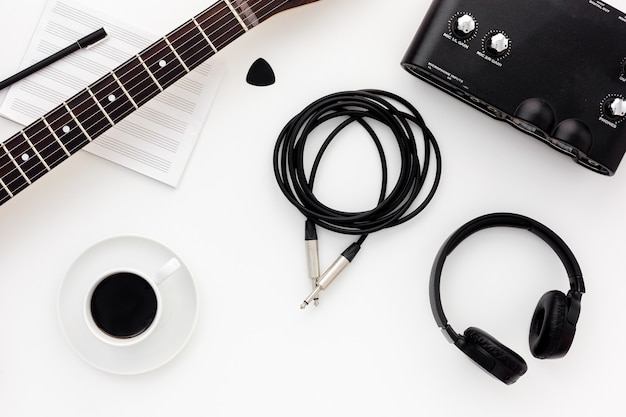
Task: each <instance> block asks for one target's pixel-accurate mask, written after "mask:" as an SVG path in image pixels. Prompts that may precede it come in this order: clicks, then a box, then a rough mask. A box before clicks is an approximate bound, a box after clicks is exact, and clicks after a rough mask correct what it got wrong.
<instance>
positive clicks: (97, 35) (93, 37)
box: [0, 28, 107, 90]
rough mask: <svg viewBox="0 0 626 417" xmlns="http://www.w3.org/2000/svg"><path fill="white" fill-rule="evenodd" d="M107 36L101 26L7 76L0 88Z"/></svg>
mask: <svg viewBox="0 0 626 417" xmlns="http://www.w3.org/2000/svg"><path fill="white" fill-rule="evenodd" d="M106 37H107V33H106V31H105V30H104V28H100V29H98V30H96V31H95V32H93V33H90V34H89V35H87V36H85V37H84V38H81V39H79V40H78V41H76V42H74V43H73V44H71V45H70V46H68V47H66V48H63V49H61V50H60V51H59V52H57V53H55V54H53V55H50V56H49V57H48V58H46V59H44V60H42V61H39V62H37V63H36V64H33V65H31V66H30V67H28V68H26V69H24V70H22V71H20V72H18V73H17V74H15V75H13V76H11V77H9V78H7V79H6V80H4V81H1V82H0V90H2V89H4V88H6V87H8V86H10V85H11V84H13V83H15V82H17V81H19V80H21V79H22V78H25V77H28V76H29V75H31V74H33V73H35V72H37V71H39V70H40V69H42V68H44V67H47V66H48V65H50V64H52V63H53V62H55V61H58V60H60V59H61V58H65V57H66V56H68V55H69V54H71V53H73V52H76V51H78V50H79V49H83V48H87V47H89V46H91V45H93V44H95V43H96V42H100V41H101V40H102V39H104V38H106Z"/></svg>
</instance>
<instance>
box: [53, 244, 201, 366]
mask: <svg viewBox="0 0 626 417" xmlns="http://www.w3.org/2000/svg"><path fill="white" fill-rule="evenodd" d="M172 257H176V258H178V259H179V260H180V263H181V268H180V269H179V270H178V271H176V272H175V273H174V275H172V277H171V278H170V279H168V280H167V281H166V282H164V283H163V284H161V286H160V289H161V290H162V296H163V313H162V317H161V320H160V322H159V325H158V327H157V328H156V329H155V330H154V332H153V333H152V334H151V335H150V336H149V337H148V338H147V339H146V340H143V341H141V342H140V343H138V344H136V345H132V346H124V347H119V346H111V345H108V344H106V343H104V342H102V341H100V340H99V339H98V338H97V337H96V336H95V335H94V334H93V333H91V331H90V330H89V328H88V327H87V324H86V323H85V319H84V316H83V308H84V300H85V297H86V294H87V291H88V289H89V287H90V286H91V285H92V284H93V283H94V281H95V280H97V279H98V277H100V276H101V275H102V273H103V272H105V271H108V270H111V269H114V268H116V267H131V268H133V269H136V270H139V271H145V272H150V271H153V270H155V268H158V267H159V266H161V265H163V264H164V263H165V262H167V261H168V260H169V259H171V258H172ZM57 313H58V318H59V323H60V325H61V330H62V332H63V334H64V335H65V337H66V339H67V340H68V341H69V343H70V345H72V348H73V349H74V350H75V351H76V353H78V355H79V356H80V357H82V358H83V359H84V360H85V361H87V362H88V363H90V364H91V365H93V366H95V367H96V368H98V369H101V370H103V371H106V372H110V373H114V374H120V375H133V374H140V373H143V372H148V371H151V370H154V369H156V368H158V367H160V366H162V365H164V364H165V363H167V362H169V361H170V360H172V359H173V358H174V357H175V356H176V355H177V354H178V353H179V352H180V351H181V350H182V349H183V347H184V346H185V345H186V343H187V341H188V340H189V338H190V337H191V334H192V332H193V329H194V327H195V324H196V319H197V317H198V295H197V291H196V285H195V283H194V280H193V277H192V275H191V273H190V272H189V270H188V269H187V267H186V266H185V265H184V263H183V261H182V259H181V258H180V257H179V256H178V255H176V254H175V253H173V252H172V251H171V250H170V249H168V248H167V247H165V246H163V245H162V244H160V243H158V242H155V241H153V240H150V239H146V238H143V237H137V236H120V237H114V238H111V239H107V240H103V241H101V242H99V243H96V244H95V245H93V246H91V247H90V248H89V249H87V250H86V251H85V252H83V253H82V254H81V255H80V256H79V257H78V258H77V259H76V260H75V261H74V263H73V264H72V265H71V266H70V268H69V270H68V272H67V275H66V276H65V279H64V280H63V283H62V285H61V288H60V291H59V297H58V306H57Z"/></svg>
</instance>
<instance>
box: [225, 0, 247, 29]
mask: <svg viewBox="0 0 626 417" xmlns="http://www.w3.org/2000/svg"><path fill="white" fill-rule="evenodd" d="M224 3H226V5H227V6H228V8H229V9H230V11H231V12H233V14H234V15H235V17H236V18H237V21H238V22H239V24H240V25H241V27H243V30H244V31H246V32H247V31H248V30H249V29H248V26H247V25H246V24H245V23H244V21H243V20H242V19H241V16H239V13H237V10H235V8H234V7H233V5H232V4H231V3H230V1H229V0H224Z"/></svg>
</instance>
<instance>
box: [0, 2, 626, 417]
mask: <svg viewBox="0 0 626 417" xmlns="http://www.w3.org/2000/svg"><path fill="white" fill-rule="evenodd" d="M82 1H83V2H84V3H85V4H90V3H91V2H87V0H82ZM612 3H613V5H614V6H616V7H618V8H620V9H622V10H626V1H623V0H620V1H617V0H616V1H614V2H612ZM90 5H91V4H90ZM428 5H429V2H427V1H414V0H388V1H380V0H323V1H320V2H317V3H315V4H313V5H310V6H306V7H303V8H300V9H297V10H293V11H290V12H286V13H284V14H282V15H279V16H276V17H274V18H273V19H272V20H270V21H268V22H266V23H264V24H263V25H261V26H259V27H258V28H256V29H254V31H252V32H251V33H249V34H247V35H245V36H244V37H243V38H241V39H240V40H238V41H237V42H236V43H234V44H233V45H231V46H229V47H228V48H227V49H226V50H224V51H222V52H220V55H219V59H221V60H223V61H225V62H226V63H227V65H228V69H227V74H226V78H225V80H224V82H223V84H222V86H221V88H220V92H219V94H218V96H217V99H216V101H215V103H214V106H213V109H212V112H211V114H210V116H209V118H208V121H207V123H206V126H205V128H204V131H203V134H202V137H201V139H200V141H199V143H198V145H197V147H196V149H195V151H194V154H193V156H192V158H191V161H190V163H189V165H188V167H187V171H186V173H185V175H184V177H183V180H182V182H181V185H180V186H179V187H178V188H177V189H173V188H170V187H168V186H165V185H163V184H161V183H158V182H157V181H154V180H150V179H148V178H146V177H143V176H141V175H139V174H136V173H134V172H131V171H130V170H127V169H124V168H121V167H119V166H117V165H115V164H113V163H110V162H107V161H105V160H102V159H99V158H98V157H95V156H93V155H90V154H88V153H86V152H80V153H79V154H78V155H76V156H74V157H72V158H70V160H69V161H67V162H66V163H64V164H63V165H61V166H60V167H58V168H56V169H55V170H54V172H52V173H50V174H49V175H47V176H45V177H44V178H42V179H40V180H39V181H37V182H36V183H35V184H34V185H32V186H31V187H30V188H29V189H28V190H26V191H24V192H23V193H21V194H20V195H19V196H17V197H16V198H15V199H13V200H12V201H10V202H9V203H7V204H5V205H4V206H3V207H2V208H0V210H1V212H0V231H1V235H2V238H1V239H0V256H1V262H0V335H1V336H0V338H1V343H0V415H2V416H7V417H13V416H41V415H49V414H50V413H58V414H60V415H68V416H74V415H76V416H78V415H81V416H83V415H92V416H110V415H117V416H126V415H129V416H130V415H140V414H141V415H151V416H169V415H211V416H244V415H259V414H263V415H273V416H295V415H300V416H316V415H327V416H339V415H344V416H345V415H394V416H414V415H420V414H421V415H429V416H437V415H446V416H449V415H454V414H460V413H463V415H466V416H485V415H489V416H496V415H512V416H528V415H555V414H556V413H559V414H560V415H561V414H562V415H572V416H579V415H591V414H594V415H618V414H620V413H621V412H622V411H621V410H622V408H623V402H622V401H621V397H622V394H623V382H622V381H623V376H622V375H623V374H624V373H625V372H626V363H625V361H624V359H623V357H624V354H623V346H624V342H625V341H626V339H625V337H624V332H623V330H622V327H623V323H624V310H623V301H624V294H625V293H626V282H625V280H624V262H623V256H624V255H623V248H624V233H625V232H626V217H625V216H624V215H623V213H624V210H626V194H625V192H624V189H625V187H626V168H624V167H622V168H621V169H620V170H618V172H617V174H616V175H615V176H614V177H611V178H608V177H604V176H600V175H597V174H594V173H592V172H590V171H588V170H586V169H584V168H582V167H580V166H578V165H576V164H574V163H573V162H572V161H571V160H570V159H569V158H567V157H564V156H563V155H561V154H559V153H557V152H555V151H552V150H550V149H549V148H548V147H547V146H545V145H543V144H541V143H539V142H538V141H535V140H533V139H532V138H530V137H528V136H525V135H523V134H522V133H519V132H517V131H515V130H514V129H512V128H510V127H509V126H508V125H505V124H503V123H499V122H496V121H494V120H492V119H490V118H489V117H487V116H485V115H483V114H481V113H479V112H478V111H475V110H472V109H470V108H469V107H467V106H466V105H464V104H462V103H460V102H458V101H456V100H455V99H453V98H451V97H449V96H447V95H446V94H444V93H441V92H440V91H438V90H436V89H434V88H433V87H430V86H428V85H426V84H425V83H423V82H422V81H419V80H417V79H415V78H414V77H412V76H411V75H409V74H408V73H406V72H405V71H404V70H403V69H401V67H400V65H399V62H400V60H401V58H402V56H403V54H404V52H405V51H406V48H407V47H408V45H409V43H410V41H411V39H412V37H413V35H414V33H415V31H416V30H417V27H418V25H419V23H420V22H421V20H422V18H423V16H424V14H425V12H426V9H427V7H428ZM43 6H44V0H28V1H22V2H13V1H12V2H7V1H3V2H2V3H1V4H0V16H2V25H0V36H1V37H2V39H3V40H4V41H3V42H2V60H1V63H0V70H1V71H0V72H1V73H2V74H3V75H6V76H8V75H10V74H13V73H14V72H15V71H16V70H17V66H18V64H19V62H20V60H21V58H22V54H23V52H24V51H25V49H26V47H27V44H28V41H29V39H30V36H31V34H32V31H33V29H34V27H35V26H36V24H37V20H38V18H39V13H40V11H41V10H42V9H43ZM208 6H209V2H203V1H198V0H178V1H177V2H175V3H174V2H171V1H163V0H152V1H150V2H148V1H139V0H136V1H121V0H110V1H108V2H106V3H101V4H100V3H99V4H97V5H96V7H100V8H102V10H104V11H106V12H107V13H118V14H119V15H120V17H122V18H126V19H137V20H139V21H140V22H141V24H142V25H144V26H145V27H146V28H147V29H148V30H151V31H153V32H154V33H161V34H165V33H166V32H169V31H170V30H171V29H173V28H174V27H176V26H177V25H178V24H179V23H182V22H183V21H185V20H187V19H188V18H190V17H191V16H193V15H195V14H196V13H197V12H199V11H201V10H203V9H205V8H206V7H208ZM258 57H263V58H265V59H267V60H268V61H269V62H270V63H271V64H272V66H273V67H274V69H275V71H276V76H277V83H276V84H275V85H273V86H271V87H267V88H258V87H252V86H249V85H247V84H246V83H245V76H246V72H247V70H248V68H249V66H250V64H251V63H252V62H253V61H254V60H256V59H257V58H258ZM590 82H592V80H590ZM359 88H379V89H385V90H389V91H392V92H395V93H399V94H400V95H402V96H403V97H405V98H407V99H409V100H410V101H411V102H412V103H413V104H414V105H416V106H417V108H418V109H419V110H420V112H421V113H422V115H423V116H424V118H425V120H426V122H427V123H428V125H429V126H430V127H431V130H432V131H433V132H434V134H435V135H436V137H437V138H438V140H439V143H440V145H441V148H442V152H443V156H444V175H443V178H442V183H441V187H440V190H439V191H438V193H437V195H436V197H435V199H434V201H433V202H432V204H431V205H430V206H429V207H428V208H427V209H426V210H425V212H424V213H423V214H421V215H420V216H419V217H418V218H417V219H415V220H413V221H411V222H410V223H407V224H405V225H403V226H400V227H397V228H394V229H391V230H387V231H383V232H380V233H377V234H375V235H372V236H370V238H369V239H368V241H367V242H366V243H365V245H364V247H363V249H362V251H361V253H360V255H359V257H357V259H356V260H355V262H354V264H352V266H351V267H350V268H349V269H348V270H346V271H345V272H344V274H343V275H342V276H340V277H339V278H338V280H337V281H336V282H335V283H334V284H333V286H332V287H330V288H329V289H328V290H327V291H326V292H324V293H323V294H322V299H321V305H320V307H318V308H317V309H316V308H311V307H310V308H308V309H307V310H305V311H300V310H299V308H298V306H299V304H300V303H301V301H302V299H303V298H304V297H305V296H306V295H307V293H308V292H309V290H310V282H309V280H308V278H306V269H305V263H304V255H303V245H302V238H303V219H302V217H301V215H300V214H299V213H298V212H297V211H296V210H295V209H294V208H293V207H292V206H291V205H290V204H289V203H288V202H287V201H286V200H285V198H284V197H283V196H282V194H281V193H280V191H279V189H278V187H277V186H276V184H275V180H274V177H273V172H272V150H273V146H274V142H275V139H276V135H277V134H278V132H279V131H280V130H281V129H282V127H283V126H284V124H285V123H286V122H287V121H288V120H289V119H290V118H291V117H292V116H293V115H294V114H296V113H297V112H298V111H300V110H301V109H302V108H303V107H304V106H306V105H307V104H309V103H310V102H312V101H313V100H315V99H317V98H319V97H321V96H322V95H325V94H328V93H333V92H337V91H342V90H352V89H359ZM18 129H19V126H17V125H15V124H13V123H10V122H8V121H5V120H0V134H1V135H2V136H3V137H5V138H6V137H9V136H10V135H12V134H13V133H15V132H16V131H17V130H18ZM368 145H369V142H368V143H367V145H364V147H363V155H358V157H355V156H353V158H352V159H350V158H348V160H347V161H345V164H344V168H342V167H341V166H340V164H338V163H336V162H337V160H336V159H332V158H329V163H328V164H327V166H325V167H324V172H325V175H326V177H325V178H327V181H322V179H323V178H321V180H320V182H319V183H318V186H319V189H320V192H327V193H328V194H327V198H328V199H329V201H330V202H333V201H334V202H336V203H337V204H338V205H340V204H342V203H343V204H348V203H350V204H357V203H363V205H362V206H361V208H365V207H368V204H369V203H370V202H371V200H372V198H374V197H373V196H375V195H376V192H377V184H376V182H375V176H374V175H372V174H371V173H372V172H375V173H376V172H378V170H379V167H378V165H376V163H375V157H374V155H373V154H371V149H369V148H368V147H367V146H368ZM361 157H362V158H365V159H366V160H371V161H372V164H371V166H372V168H370V169H369V171H368V174H369V176H368V175H364V177H365V178H368V179H369V178H372V181H371V184H370V183H364V184H357V186H354V187H347V186H345V184H344V183H342V182H341V181H338V182H334V183H333V181H332V180H331V179H330V177H332V176H333V173H334V175H336V176H337V177H341V175H340V174H342V173H344V172H345V166H348V167H350V166H351V165H354V166H357V164H358V163H359V161H360V158H361ZM367 158H369V159H367ZM358 166H360V165H358ZM370 186H371V187H370ZM322 190H326V191H322ZM367 190H371V191H367ZM368 193H369V194H368ZM333 198H335V199H336V200H333ZM493 211H513V212H518V213H521V214H525V215H527V216H530V217H533V218H535V219H537V220H539V221H541V222H543V223H545V224H546V225H548V226H549V227H551V228H552V229H553V230H555V231H556V232H557V233H558V234H559V235H560V236H561V237H562V238H563V239H564V240H565V241H566V242H567V243H568V244H569V245H570V247H571V248H572V250H573V251H574V253H575V254H576V255H577V258H578V260H579V262H580V264H581V267H582V270H583V273H584V276H585V280H586V284H587V290H588V293H587V294H586V295H585V297H584V299H583V311H582V315H581V318H580V321H579V323H578V331H577V334H576V338H575V340H574V344H573V346H572V349H571V350H570V353H569V354H568V355H567V356H566V357H565V358H564V359H561V360H555V361H539V360H537V359H534V358H532V357H531V355H530V353H529V349H528V343H527V338H528V325H529V322H530V318H531V315H532V313H533V310H534V308H535V305H536V302H537V301H538V300H539V298H540V296H541V295H542V294H543V293H544V292H546V291H548V290H550V289H560V290H562V291H567V288H568V285H567V279H566V275H565V272H564V270H563V268H562V266H561V265H560V263H559V261H558V259H557V258H556V256H555V255H554V254H553V253H552V252H551V251H550V250H548V249H547V247H546V246H545V245H544V244H543V243H542V242H541V241H539V240H538V239H536V238H535V237H534V236H532V235H530V234H529V233H525V232H523V231H516V230H505V229H502V230H500V229H499V230H490V231H485V232H483V233H481V234H480V235H476V236H475V237H474V238H473V239H472V244H467V245H463V246H461V247H460V248H459V249H458V250H457V251H456V252H455V255H454V257H453V258H451V259H450V261H449V262H448V263H447V264H446V271H445V273H446V274H445V276H444V279H443V281H444V283H443V286H444V288H443V291H444V294H443V297H444V306H445V308H446V312H447V313H448V318H449V319H450V322H451V323H452V324H453V326H454V327H455V329H456V330H457V331H462V330H463V329H465V328H466V327H469V326H477V327H481V328H483V329H484V330H486V331H488V332H489V333H491V334H493V335H494V336H495V337H497V338H498V339H499V340H500V341H502V342H503V343H505V344H506V345H507V346H509V347H511V348H512V349H513V350H515V351H516V352H518V353H519V354H520V355H522V357H524V358H525V359H526V361H527V363H528V366H529V371H528V372H527V374H526V375H524V376H523V377H522V378H521V379H520V380H519V381H518V382H517V383H516V384H515V385H512V386H508V387H507V386H505V385H504V384H502V383H500V382H498V381H496V380H494V379H492V378H489V377H487V376H486V375H485V374H483V372H481V371H480V370H479V369H478V368H477V367H476V366H475V365H473V364H472V363H471V362H470V361H469V360H468V359H467V358H466V357H465V356H464V355H463V354H462V353H461V352H460V351H459V350H458V349H456V348H455V347H454V346H452V345H449V344H448V343H447V342H446V341H445V340H444V338H443V337H442V336H441V334H440V332H439V330H438V329H437V327H436V325H435V323H434V320H433V318H432V315H431V312H430V306H429V302H428V277H429V272H430V267H431V264H432V261H433V259H434V256H435V254H436V252H437V250H438V249H439V247H440V245H441V243H442V242H443V240H444V239H445V238H446V237H447V236H448V235H449V234H450V233H452V232H453V231H454V230H455V229H456V228H457V227H458V226H460V225H461V224H462V223H464V222H465V221H467V220H470V219H472V218H474V217H476V216H478V215H482V214H485V213H488V212H493ZM127 234H135V235H141V236H147V237H150V238H153V239H155V240H157V241H160V242H162V243H164V244H166V245H168V246H169V247H170V248H172V249H173V250H174V251H175V252H177V253H179V254H180V255H181V257H182V258H183V260H184V262H185V263H186V265H187V266H188V268H189V269H190V270H191V271H192V273H193V274H194V276H195V278H196V281H197V286H198V291H199V298H200V314H199V318H198V323H197V327H196V330H195V332H194V334H193V336H192V338H191V340H190V342H189V344H188V345H187V347H186V348H185V349H184V350H183V351H182V353H181V354H180V355H179V356H178V357H176V358H175V359H174V360H173V361H172V362H170V363H168V364H167V365H166V366H164V367H162V368H160V369H158V370H156V371H153V372H150V373H147V374H143V375H138V376H131V377H129V376H117V375H111V374H108V373H105V372H102V371H99V370H97V369H95V368H93V367H91V366H90V365H88V364H87V363H85V362H84V361H82V360H81V359H80V358H79V357H78V356H77V355H76V354H75V353H74V352H73V351H72V349H71V348H70V346H69V344H68V343H67V342H66V341H65V339H64V338H63V335H62V334H61V331H60V328H59V325H58V323H57V318H56V297H57V292H58V289H59V287H60V285H61V282H62V281H63V277H64V274H65V272H66V271H67V269H68V268H69V266H70V265H71V263H72V261H73V260H74V259H76V257H78V256H79V255H80V253H81V252H82V251H84V250H85V249H86V248H87V247H88V246H90V245H92V244H93V243H95V242H97V241H100V240H102V239H105V238H108V237H112V236H118V235H127ZM350 242H351V239H350V238H349V237H346V236H340V235H334V234H331V233H327V232H323V231H322V232H320V246H321V258H322V261H321V262H322V266H323V267H325V266H326V265H329V264H330V262H332V260H334V259H335V257H336V256H337V255H338V254H339V253H340V252H341V251H342V250H343V249H344V248H345V247H346V246H347V245H348V244H349V243H350ZM468 242H469V241H468Z"/></svg>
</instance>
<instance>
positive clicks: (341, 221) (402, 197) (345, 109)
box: [274, 90, 441, 244]
mask: <svg viewBox="0 0 626 417" xmlns="http://www.w3.org/2000/svg"><path fill="white" fill-rule="evenodd" d="M390 100H392V101H395V102H397V103H400V104H401V105H402V106H404V108H405V110H399V109H398V108H396V107H395V106H394V104H392V103H391V102H390ZM332 119H337V127H335V128H334V130H333V131H332V132H331V133H330V135H329V136H328V137H327V138H326V140H325V141H324V143H323V144H322V146H321V147H320V149H319V151H318V153H317V156H316V158H315V160H314V163H313V165H312V168H311V172H310V173H309V175H308V177H307V174H306V173H305V171H304V162H303V161H304V150H305V145H306V142H307V138H308V137H309V135H310V134H311V132H312V131H313V130H314V129H315V128H317V127H318V126H320V125H321V124H323V123H325V122H328V121H331V120H332ZM368 119H371V120H376V121H378V122H380V123H382V124H384V125H385V126H387V127H388V128H389V130H390V131H391V132H392V133H393V135H394V136H395V139H396V141H397V144H398V147H399V149H400V160H401V167H400V174H399V177H398V181H397V182H396V184H395V186H394V187H393V189H392V190H391V191H390V192H389V193H387V177H388V174H387V162H386V158H385V153H384V151H383V147H382V145H381V142H380V140H379V138H378V136H377V134H376V132H375V131H374V129H373V128H372V126H370V124H369V122H368ZM352 123H358V124H360V125H361V126H362V127H363V128H364V129H365V130H366V131H367V132H368V133H369V135H370V136H371V138H372V140H373V141H374V143H375V145H376V148H377V150H378V154H379V157H380V161H381V165H382V184H381V189H380V195H379V199H378V204H377V206H376V207H374V208H373V209H371V210H367V211H359V212H345V211H340V210H335V209H333V208H331V207H328V206H326V205H325V204H323V203H321V202H320V201H319V200H318V199H317V198H316V197H315V194H314V193H313V185H314V182H315V176H316V173H317V169H318V167H319V163H320V161H321V159H322V157H323V155H324V153H325V151H326V150H327V148H328V146H329V145H330V144H331V142H332V141H333V140H334V139H335V138H336V137H337V135H338V134H339V133H340V132H341V131H342V130H343V129H345V128H346V127H347V126H349V125H350V124H352ZM415 126H417V127H419V128H420V129H421V131H422V135H423V142H424V143H423V144H424V152H423V155H424V160H423V161H420V157H419V155H418V148H417V144H416V139H415V134H414V132H413V128H414V127H415ZM431 156H432V157H434V160H435V173H434V177H433V179H432V182H431V184H430V191H428V194H427V195H426V197H425V198H424V200H423V201H422V202H421V203H420V204H419V205H417V206H415V207H414V208H412V209H411V207H412V206H414V203H415V201H416V200H417V198H418V196H419V195H420V194H421V193H422V192H423V191H424V186H425V184H426V181H427V175H428V173H429V169H430V167H431V159H432V158H431ZM274 174H275V176H276V180H277V182H278V185H279V187H280V189H281V191H282V192H283V194H284V195H285V197H287V199H288V200H289V201H290V202H291V203H292V204H293V205H294V206H295V207H296V208H297V209H298V210H300V212H301V213H302V214H304V216H306V218H307V219H308V220H309V221H311V222H313V223H314V224H316V225H319V226H321V227H324V228H326V229H328V230H331V231H334V232H338V233H343V234H349V235H360V236H361V237H360V239H359V241H358V243H359V244H361V243H363V241H364V240H365V238H366V237H367V235H368V234H370V233H373V232H376V231H379V230H382V229H385V228H388V227H393V226H396V225H399V224H401V223H404V222H406V221H408V220H410V219H412V218H414V217H415V216H417V215H418V214H419V213H420V212H421V211H422V210H424V208H425V207H426V206H427V205H428V204H429V203H430V201H431V200H432V198H433V196H434V194H435V191H436V190H437V187H438V185H439V181H440V178H441V152H440V150H439V146H438V144H437V141H436V140H435V137H434V136H433V134H432V132H431V131H430V130H429V129H428V127H427V126H426V123H425V122H424V120H423V118H422V117H421V115H420V114H419V112H418V111H417V109H416V108H415V107H414V106H412V105H411V104H410V103H409V102H408V101H406V100H405V99H403V98H401V97H399V96H397V95H395V94H392V93H389V92H386V91H380V90H358V91H346V92H340V93H335V94H331V95H328V96H326V97H323V98H321V99H319V100H317V101H315V102H314V103H312V104H310V105H309V106H307V107H306V108H305V109H304V110H302V111H301V112H300V113H299V114H297V115H296V116H295V117H294V118H292V119H291V120H290V121H289V123H288V124H287V125H286V126H285V127H284V129H283V130H282V132H281V133H280V135H279V136H278V140H277V142H276V146H275V148H274Z"/></svg>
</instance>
